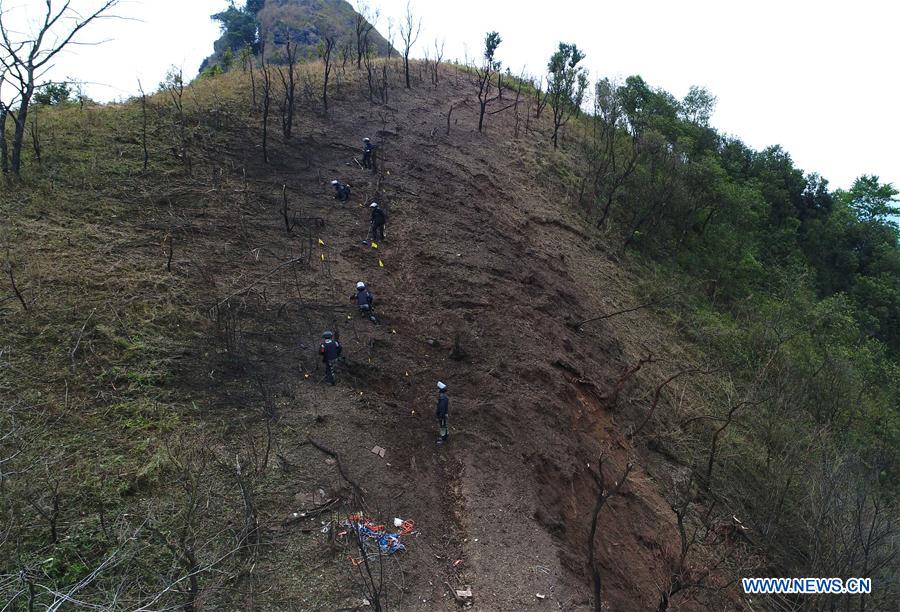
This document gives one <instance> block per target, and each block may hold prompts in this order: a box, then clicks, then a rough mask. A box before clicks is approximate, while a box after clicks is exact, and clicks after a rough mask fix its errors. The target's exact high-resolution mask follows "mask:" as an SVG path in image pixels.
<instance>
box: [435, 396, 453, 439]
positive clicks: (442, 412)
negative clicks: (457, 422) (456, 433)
mask: <svg viewBox="0 0 900 612" xmlns="http://www.w3.org/2000/svg"><path fill="white" fill-rule="evenodd" d="M437 388H438V400H437V409H436V410H435V413H434V415H435V417H437V421H438V428H439V429H440V435H439V436H438V440H437V443H438V444H444V443H446V442H447V440H448V438H449V437H450V429H449V427H448V425H447V416H448V413H449V411H450V398H449V397H447V385H445V384H444V383H442V382H441V381H438V384H437Z"/></svg>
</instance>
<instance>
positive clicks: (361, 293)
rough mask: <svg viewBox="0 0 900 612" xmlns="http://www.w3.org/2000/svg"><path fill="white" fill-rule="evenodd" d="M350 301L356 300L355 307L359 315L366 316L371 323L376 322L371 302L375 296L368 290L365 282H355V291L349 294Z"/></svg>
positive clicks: (376, 318)
mask: <svg viewBox="0 0 900 612" xmlns="http://www.w3.org/2000/svg"><path fill="white" fill-rule="evenodd" d="M350 301H351V302H356V306H357V308H359V312H360V314H361V315H363V316H364V317H366V318H367V319H368V320H370V321H371V322H372V323H378V317H377V316H375V306H374V304H373V302H374V301H375V297H374V296H373V295H372V292H371V291H369V289H368V287H366V284H365V283H364V282H362V281H359V282H358V283H356V293H354V294H353V295H351V296H350Z"/></svg>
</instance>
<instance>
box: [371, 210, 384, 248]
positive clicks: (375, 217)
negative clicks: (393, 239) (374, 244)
mask: <svg viewBox="0 0 900 612" xmlns="http://www.w3.org/2000/svg"><path fill="white" fill-rule="evenodd" d="M385 223H387V213H386V212H384V210H383V209H382V208H381V207H380V206H377V207H375V208H372V240H384V224H385ZM379 235H380V236H381V238H379Z"/></svg>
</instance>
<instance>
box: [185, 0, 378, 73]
mask: <svg viewBox="0 0 900 612" xmlns="http://www.w3.org/2000/svg"><path fill="white" fill-rule="evenodd" d="M213 17H214V18H215V19H218V20H219V21H220V23H221V24H222V27H223V32H222V36H221V37H220V38H219V39H218V40H216V41H215V43H214V44H213V47H214V52H213V54H212V55H211V56H210V57H208V58H207V59H206V60H204V61H203V64H202V65H201V66H200V71H201V72H203V71H204V70H206V69H208V68H210V67H211V66H214V65H219V64H222V63H223V62H224V59H225V53H226V51H228V50H230V51H231V53H233V54H237V53H239V52H240V51H241V48H242V47H243V45H244V44H251V45H252V46H253V47H254V49H255V51H256V53H257V54H258V53H259V52H260V50H261V49H263V48H264V49H266V54H267V56H268V57H269V58H270V60H272V61H275V62H280V61H283V59H284V58H283V55H284V51H283V46H284V45H285V43H286V42H287V41H288V40H290V41H291V42H292V43H293V44H295V45H296V47H297V57H298V58H300V59H301V60H304V61H305V60H315V59H317V58H319V55H320V52H321V46H322V45H323V44H324V41H325V37H326V36H329V37H333V38H334V39H335V40H337V41H340V43H339V49H338V50H337V51H336V52H335V54H336V55H337V54H345V55H346V56H347V57H348V58H350V57H352V58H354V59H355V57H356V45H357V28H358V27H359V32H360V35H361V36H362V35H365V37H366V39H365V40H366V44H368V46H369V48H370V49H371V51H372V52H373V53H374V54H375V55H376V56H383V55H387V54H388V51H389V50H391V45H390V43H388V41H387V40H385V38H384V37H383V36H382V35H381V33H380V32H379V31H378V30H376V29H374V27H373V25H372V24H370V23H369V21H367V20H366V16H363V15H360V14H358V13H357V12H356V10H354V8H353V7H352V6H351V5H350V3H349V2H347V1H346V0H264V1H257V2H249V3H247V6H246V7H245V8H243V9H242V10H237V9H234V8H232V9H230V10H229V11H224V12H222V13H218V14H217V15H214V16H213ZM368 17H369V18H370V19H371V16H368Z"/></svg>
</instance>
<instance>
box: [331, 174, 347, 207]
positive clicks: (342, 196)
mask: <svg viewBox="0 0 900 612" xmlns="http://www.w3.org/2000/svg"><path fill="white" fill-rule="evenodd" d="M331 186H332V187H334V199H335V200H338V201H340V202H346V201H347V200H349V199H350V185H348V184H346V183H342V182H340V181H339V180H337V179H334V180H333V181H331Z"/></svg>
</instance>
